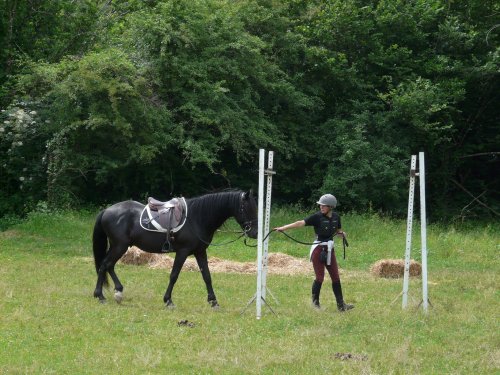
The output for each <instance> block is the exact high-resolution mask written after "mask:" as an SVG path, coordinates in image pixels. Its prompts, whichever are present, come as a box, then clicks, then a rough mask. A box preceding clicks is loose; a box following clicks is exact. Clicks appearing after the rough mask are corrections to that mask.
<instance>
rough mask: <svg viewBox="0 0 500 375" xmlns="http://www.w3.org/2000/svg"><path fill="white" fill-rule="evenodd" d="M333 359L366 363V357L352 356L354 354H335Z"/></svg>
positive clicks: (362, 355) (361, 355)
mask: <svg viewBox="0 0 500 375" xmlns="http://www.w3.org/2000/svg"><path fill="white" fill-rule="evenodd" d="M333 357H334V358H335V359H340V360H341V361H349V360H351V361H366V360H367V359H368V356H366V355H364V354H354V353H335V354H334V355H333Z"/></svg>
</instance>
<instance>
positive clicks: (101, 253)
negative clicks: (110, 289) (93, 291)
mask: <svg viewBox="0 0 500 375" xmlns="http://www.w3.org/2000/svg"><path fill="white" fill-rule="evenodd" d="M103 214H104V210H103V211H101V212H99V215H97V219H96V221H95V225H94V233H93V235H92V248H93V250H94V262H95V270H96V272H97V273H99V268H101V264H102V262H103V261H104V258H105V257H106V253H107V249H108V236H107V235H106V232H105V231H104V229H103V227H102V222H101V221H102V215H103ZM104 284H105V285H108V277H107V274H106V278H105V279H104Z"/></svg>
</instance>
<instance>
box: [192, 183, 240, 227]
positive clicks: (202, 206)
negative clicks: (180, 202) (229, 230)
mask: <svg viewBox="0 0 500 375" xmlns="http://www.w3.org/2000/svg"><path fill="white" fill-rule="evenodd" d="M242 193H243V192H242V191H241V190H239V189H226V190H223V191H219V192H214V193H208V194H205V195H200V196H198V197H194V198H189V199H187V200H186V202H187V204H188V210H189V212H191V213H193V212H196V216H197V217H196V219H197V220H201V221H204V220H211V221H213V220H215V221H218V220H220V217H227V215H228V212H227V211H226V212H221V210H220V208H221V207H224V206H225V207H227V206H228V205H229V206H230V207H234V208H238V207H239V204H240V197H241V194H242Z"/></svg>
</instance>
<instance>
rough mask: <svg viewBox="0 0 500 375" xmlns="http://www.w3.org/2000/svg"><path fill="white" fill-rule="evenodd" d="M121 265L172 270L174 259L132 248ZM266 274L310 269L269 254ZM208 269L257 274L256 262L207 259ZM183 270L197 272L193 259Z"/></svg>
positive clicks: (301, 262)
mask: <svg viewBox="0 0 500 375" xmlns="http://www.w3.org/2000/svg"><path fill="white" fill-rule="evenodd" d="M120 262H121V263H124V264H132V265H142V264H147V265H148V266H149V267H151V268H155V269H159V268H160V269H172V266H173V264H174V258H173V257H171V256H169V255H164V254H151V253H146V252H144V251H142V250H140V249H139V248H137V247H135V246H132V247H131V248H129V249H128V251H127V252H126V253H125V255H123V257H122V258H121V259H120ZM267 264H268V268H267V269H268V273H270V274H275V275H297V274H310V273H311V272H312V267H311V264H310V262H308V261H307V260H306V259H299V258H295V257H292V256H290V255H286V254H283V253H270V254H269V256H268V258H267ZM208 267H209V268H210V271H211V272H218V273H246V274H252V273H253V274H254V273H256V272H257V267H256V262H233V261H229V260H224V259H220V258H215V257H210V258H208ZM183 270H188V271H199V268H198V264H197V263H196V260H195V259H194V258H193V257H189V258H188V259H187V260H186V262H185V263H184V266H183Z"/></svg>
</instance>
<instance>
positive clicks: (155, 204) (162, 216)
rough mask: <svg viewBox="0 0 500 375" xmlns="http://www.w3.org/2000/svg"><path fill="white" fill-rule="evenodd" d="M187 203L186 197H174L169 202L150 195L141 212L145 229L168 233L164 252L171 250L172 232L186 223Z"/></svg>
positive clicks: (142, 225) (141, 221) (141, 220)
mask: <svg viewBox="0 0 500 375" xmlns="http://www.w3.org/2000/svg"><path fill="white" fill-rule="evenodd" d="M186 218H187V205H186V200H185V199H184V198H173V199H171V200H169V201H167V202H163V201H159V200H157V199H155V198H152V197H149V198H148V204H147V205H146V206H145V207H144V210H143V211H142V213H141V218H140V224H141V227H142V228H143V229H145V230H148V231H151V232H161V233H165V234H166V241H165V244H164V246H163V248H162V251H163V252H168V251H171V244H170V242H171V241H173V240H174V238H173V236H172V233H175V232H177V231H179V230H180V229H181V228H182V227H183V226H184V224H185V223H186Z"/></svg>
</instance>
